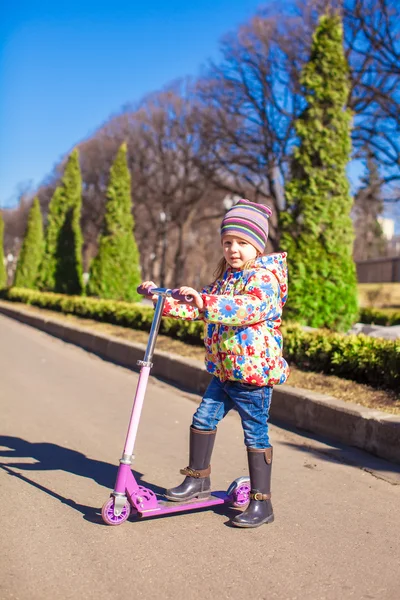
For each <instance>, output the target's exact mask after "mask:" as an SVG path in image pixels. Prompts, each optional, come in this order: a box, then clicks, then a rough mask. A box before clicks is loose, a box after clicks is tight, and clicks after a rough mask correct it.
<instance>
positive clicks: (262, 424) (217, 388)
mask: <svg viewBox="0 0 400 600" xmlns="http://www.w3.org/2000/svg"><path fill="white" fill-rule="evenodd" d="M271 398H272V387H267V386H264V387H258V386H255V385H248V384H246V383H240V382H239V381H220V380H219V379H218V378H217V377H213V379H212V381H211V383H210V385H209V386H208V388H207V390H206V392H205V394H204V396H203V399H202V401H201V403H200V405H199V407H198V409H197V410H196V412H195V414H194V415H193V421H192V426H193V427H195V428H196V429H205V430H212V429H215V428H216V427H217V425H218V423H219V421H220V420H221V419H223V418H224V417H225V415H226V414H228V412H229V411H230V410H231V409H232V408H235V409H236V410H237V411H238V413H239V415H240V418H241V419H242V427H243V432H244V443H245V444H246V446H248V447H250V448H269V447H270V445H271V444H270V443H269V436H268V417H269V407H270V404H271Z"/></svg>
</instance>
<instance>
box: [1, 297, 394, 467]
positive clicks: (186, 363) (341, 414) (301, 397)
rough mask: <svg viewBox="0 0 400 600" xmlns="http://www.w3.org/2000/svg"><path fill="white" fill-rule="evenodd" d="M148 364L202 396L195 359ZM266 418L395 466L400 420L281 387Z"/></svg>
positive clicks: (65, 329) (89, 344) (56, 326)
mask: <svg viewBox="0 0 400 600" xmlns="http://www.w3.org/2000/svg"><path fill="white" fill-rule="evenodd" d="M0 314H3V315H5V316H7V317H10V318H12V319H15V320H17V321H20V322H21V323H25V324H26V325H30V326H31V327H35V328H36V329H40V330H41V331H44V332H46V333H49V334H50V335H53V336H54V337H57V338H60V339H62V340H64V341H65V342H69V343H71V344H75V345H77V346H80V347H81V348H83V349H85V350H88V351H89V352H93V353H94V354H97V355H98V356H100V357H101V358H103V359H105V360H109V361H111V362H114V363H116V364H118V365H120V366H123V367H128V368H130V369H135V370H137V365H136V363H137V361H138V360H142V358H143V354H144V351H145V346H144V345H143V344H138V343H133V342H127V341H121V340H120V339H119V338H117V337H112V336H107V335H102V334H98V333H93V332H91V331H89V330H87V329H84V328H81V327H71V326H70V325H66V324H65V323H60V322H59V321H57V319H49V318H44V317H40V316H36V315H33V314H32V313H29V312H28V311H24V310H21V309H15V308H12V307H10V306H8V305H7V304H6V303H3V302H0ZM153 365H154V366H153V368H152V371H151V374H152V375H154V376H156V377H160V378H162V379H165V380H167V381H169V382H171V383H174V384H177V385H180V386H182V387H184V388H186V389H188V390H190V391H191V392H195V393H197V394H202V393H203V392H204V391H205V389H206V387H207V385H208V383H209V381H210V375H209V373H207V371H206V369H205V367H204V365H203V364H202V362H201V361H198V360H193V359H190V358H186V357H181V356H177V355H176V354H171V353H168V352H163V351H160V350H156V351H155V353H154V357H153ZM271 419H272V420H277V421H278V420H279V421H282V422H283V423H286V424H288V425H291V426H294V427H296V428H298V429H302V430H303V431H307V432H311V433H316V434H319V435H323V436H326V437H327V438H330V439H331V440H333V441H337V442H342V443H344V444H347V445H349V446H355V447H356V448H360V449H361V450H365V451H366V452H369V453H371V454H375V455H376V456H379V457H380V458H384V459H386V460H390V461H392V462H395V463H397V464H400V416H397V415H391V414H389V413H384V412H381V411H378V410H374V409H370V408H364V407H363V406H359V405H358V404H353V403H350V402H344V401H343V400H338V399H336V398H332V396H326V395H324V394H319V393H316V392H312V391H309V390H302V389H299V388H294V387H291V386H289V385H287V384H285V385H283V386H278V387H276V388H275V389H274V402H273V403H272V405H271Z"/></svg>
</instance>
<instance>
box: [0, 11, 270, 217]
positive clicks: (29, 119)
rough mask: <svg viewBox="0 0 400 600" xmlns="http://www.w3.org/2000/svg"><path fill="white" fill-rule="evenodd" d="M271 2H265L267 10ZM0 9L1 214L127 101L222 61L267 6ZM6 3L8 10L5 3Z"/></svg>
mask: <svg viewBox="0 0 400 600" xmlns="http://www.w3.org/2000/svg"><path fill="white" fill-rule="evenodd" d="M266 3H267V2H265V0H264V2H262V4H264V5H265V4H266ZM0 4H1V8H0V89H1V95H0V132H1V136H0V207H3V208H4V207H8V206H12V205H13V204H15V202H16V199H17V198H16V192H17V188H18V185H19V184H21V183H22V184H23V183H25V182H29V181H32V183H33V185H38V184H39V183H40V181H41V180H42V179H43V178H44V177H45V176H46V175H47V174H48V173H50V171H51V170H52V168H53V166H54V165H55V164H56V163H57V162H58V161H59V159H60V158H61V156H63V155H64V154H65V153H66V152H67V151H68V150H69V149H70V148H71V147H72V146H73V145H74V144H76V143H77V142H79V141H80V140H82V139H83V138H85V137H86V136H87V135H89V134H90V133H91V132H93V131H94V130H95V129H96V128H97V127H98V126H99V125H101V123H103V122H104V121H105V120H106V119H107V118H108V117H109V116H110V114H112V113H115V112H117V111H118V110H119V109H120V107H121V106H122V105H124V104H126V103H128V102H134V101H136V100H139V99H140V98H141V97H142V96H144V95H145V94H147V93H149V92H152V91H155V90H158V89H160V88H162V87H163V86H164V85H165V84H167V83H169V82H170V81H173V80H174V79H176V78H179V77H184V76H186V75H194V76H195V75H196V74H197V73H198V72H199V69H200V67H201V65H202V64H204V63H205V62H206V60H207V59H208V58H217V57H218V48H219V39H220V38H221V36H223V35H224V34H225V33H226V32H228V31H230V30H232V29H235V28H236V27H237V26H238V25H239V24H240V23H242V22H243V21H245V20H247V19H248V18H249V17H250V16H251V15H252V14H254V13H255V11H256V9H257V7H258V6H259V5H260V0H199V1H198V2H190V1H188V0H186V1H185V0H168V1H162V0H147V1H145V0H140V1H135V0H131V1H129V2H128V1H126V0H114V1H111V0H107V1H103V0H96V1H95V2H94V1H87V0H81V1H80V2H78V1H75V0H70V1H69V2H65V1H64V0H52V1H49V0H40V1H38V0H31V1H27V0H18V1H16V2H13V3H12V2H11V0H5V1H4V2H1V3H0ZM6 5H7V6H6Z"/></svg>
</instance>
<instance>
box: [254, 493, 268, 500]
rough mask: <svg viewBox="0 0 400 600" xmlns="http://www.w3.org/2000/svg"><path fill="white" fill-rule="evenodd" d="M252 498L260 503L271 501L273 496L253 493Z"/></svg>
mask: <svg viewBox="0 0 400 600" xmlns="http://www.w3.org/2000/svg"><path fill="white" fill-rule="evenodd" d="M250 498H251V500H258V501H262V500H270V499H271V494H262V493H261V492H251V493H250Z"/></svg>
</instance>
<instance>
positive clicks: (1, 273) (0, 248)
mask: <svg viewBox="0 0 400 600" xmlns="http://www.w3.org/2000/svg"><path fill="white" fill-rule="evenodd" d="M4 263H5V259H4V221H3V217H2V215H1V213H0V290H1V289H2V288H5V287H6V285H7V271H6V266H5V264H4Z"/></svg>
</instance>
